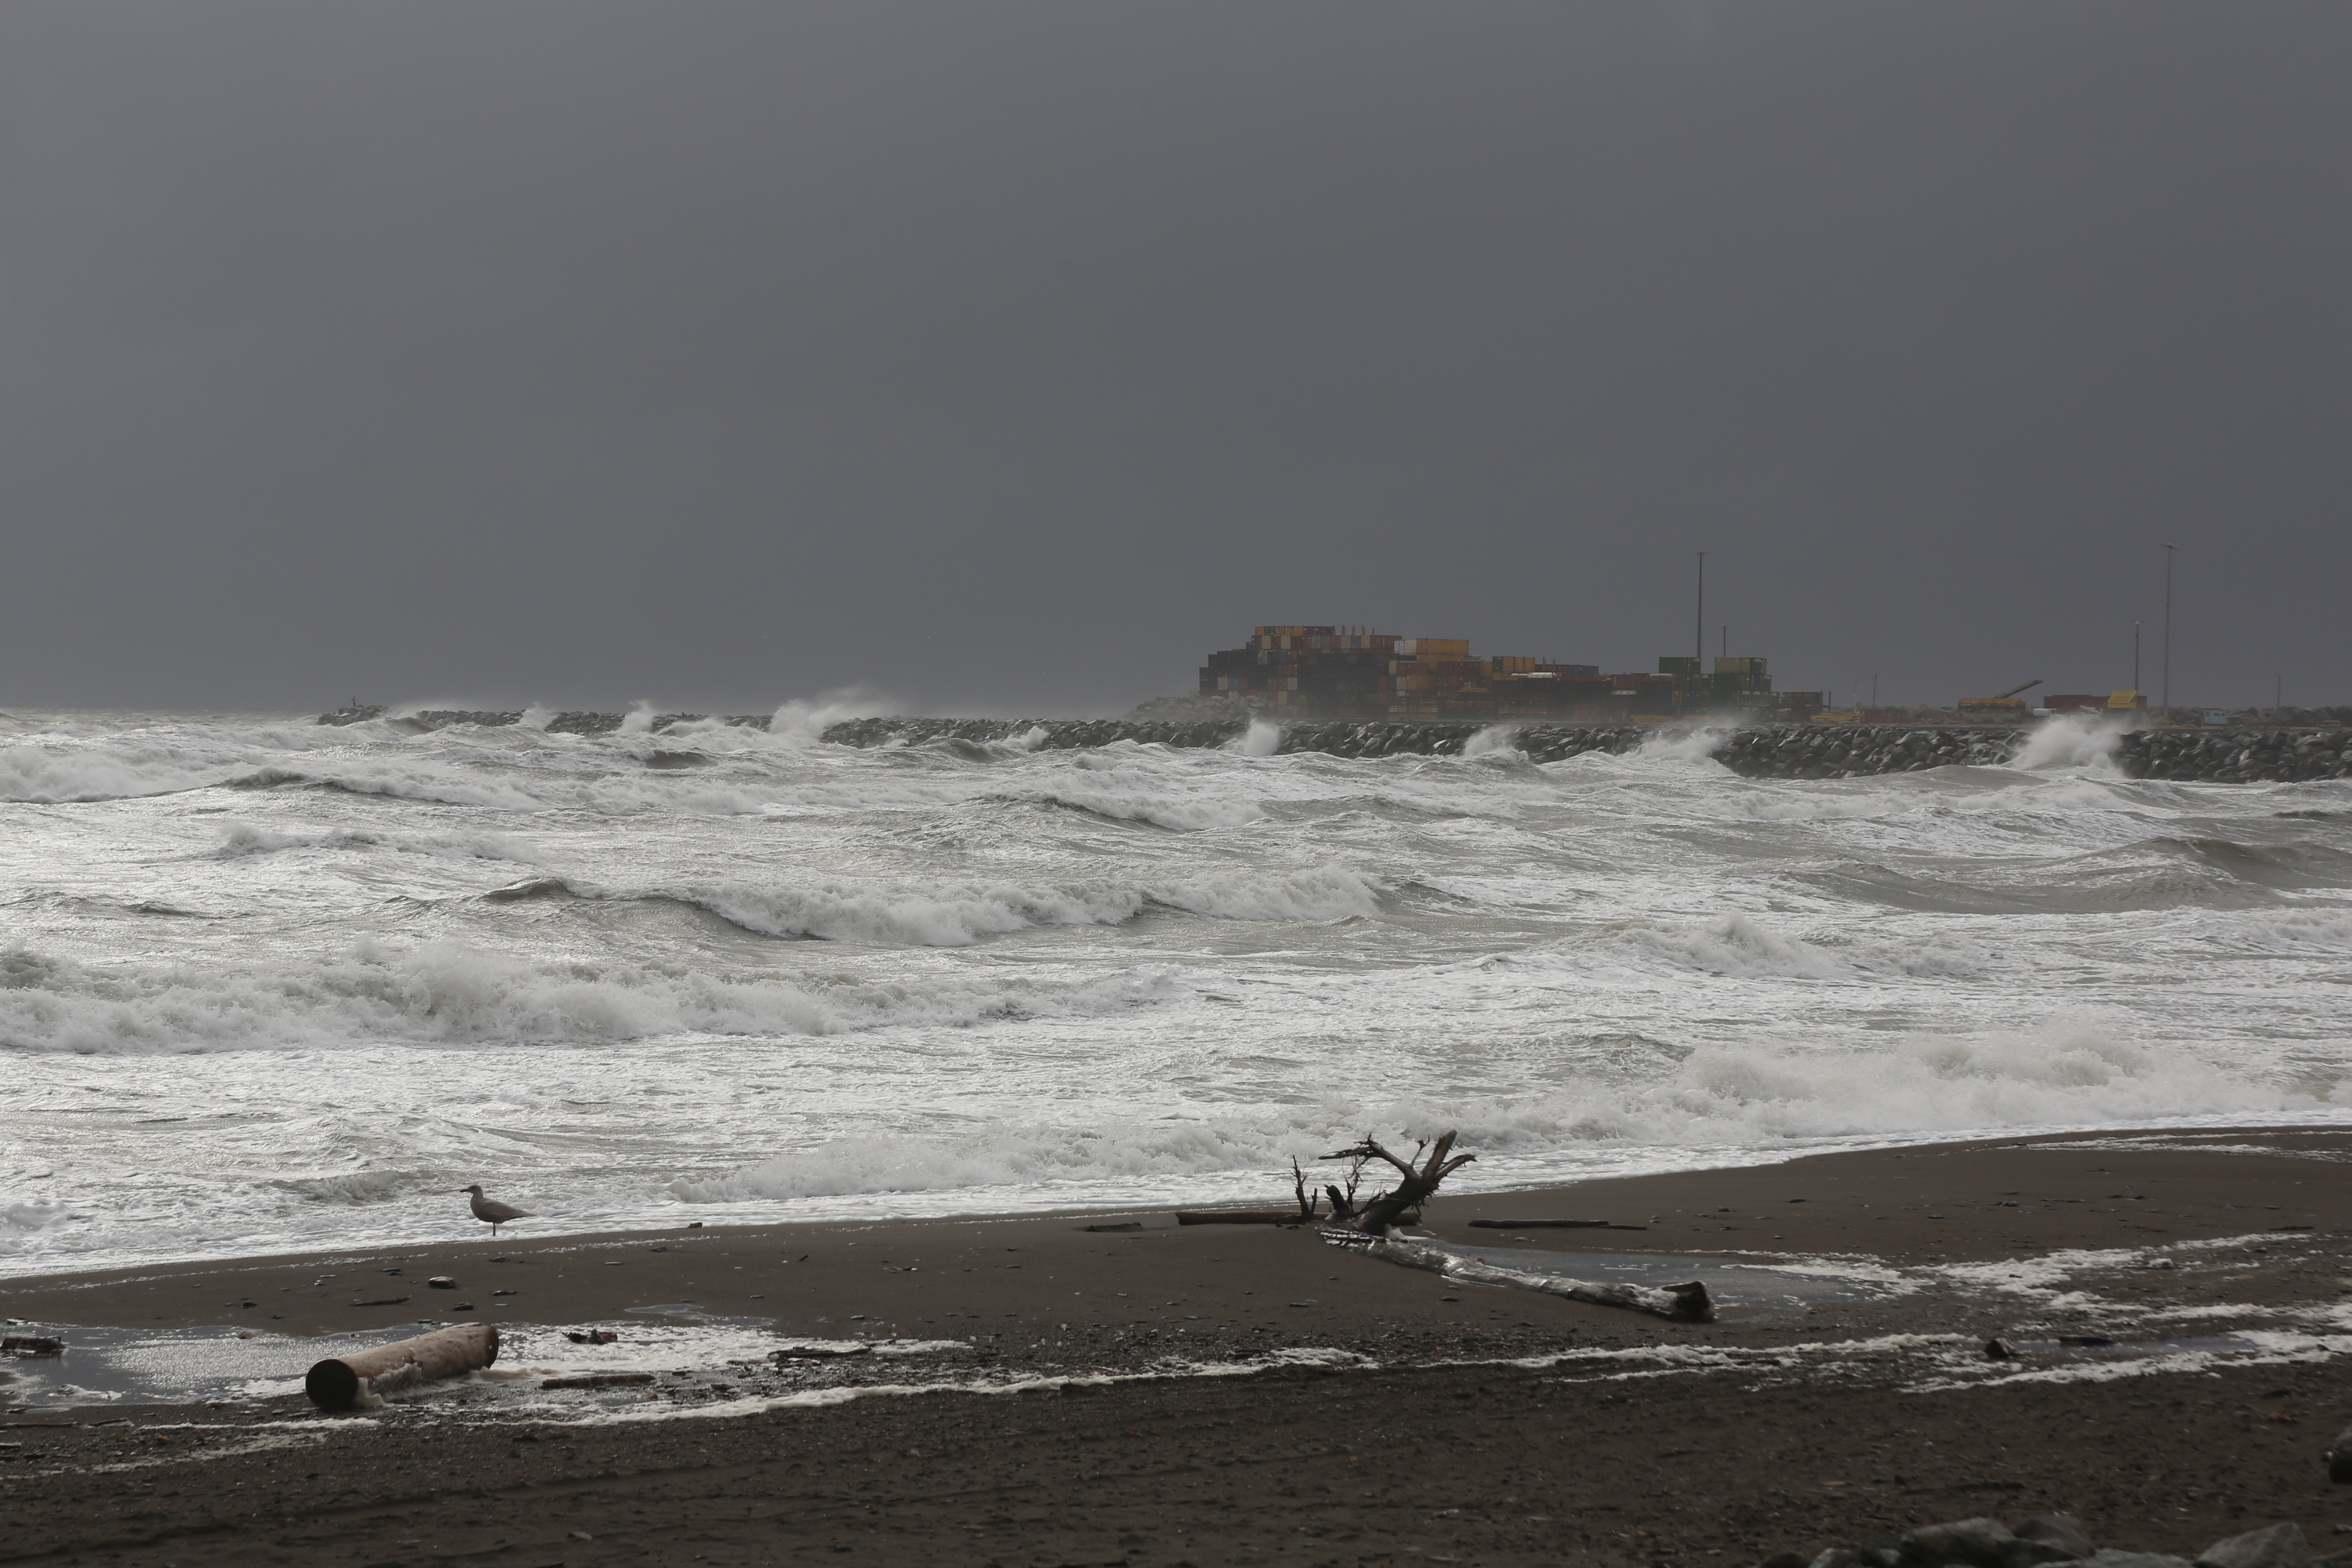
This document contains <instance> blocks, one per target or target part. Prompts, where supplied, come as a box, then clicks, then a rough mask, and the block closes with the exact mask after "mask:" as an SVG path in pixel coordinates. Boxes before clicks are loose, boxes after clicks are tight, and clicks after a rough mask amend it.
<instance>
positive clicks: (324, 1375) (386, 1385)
mask: <svg viewBox="0 0 2352 1568" xmlns="http://www.w3.org/2000/svg"><path fill="white" fill-rule="evenodd" d="M498 1359H499V1326H498V1325H497V1324H496V1323H458V1324H456V1325H454V1326H452V1327H450V1328H446V1329H436V1330H434V1331H432V1332H431V1333H429V1334H419V1335H417V1336H416V1337H415V1339H413V1340H397V1341H394V1342H393V1343H391V1344H388V1345H378V1346H376V1347H375V1348H374V1349H373V1350H364V1351H354V1352H352V1353H351V1354H349V1355H340V1356H335V1357H332V1358H331V1359H329V1360H327V1361H322V1362H320V1363H317V1364H316V1365H314V1366H312V1367H311V1368H310V1374H309V1375H308V1376H306V1377H305V1378H303V1380H302V1391H303V1392H304V1393H305V1394H309V1395H310V1403H311V1404H313V1405H317V1406H318V1407H319V1408H320V1409H321V1410H349V1409H351V1408H352V1407H353V1406H355V1405H380V1404H382V1403H383V1401H384V1400H385V1399H386V1398H388V1397H390V1396H391V1395H394V1394H405V1393H406V1392H408V1391H409V1390H410V1389H412V1388H421V1387H422V1386H424V1385H425V1384H428V1383H437V1382H439V1381H440V1380H441V1379H443V1378H449V1377H463V1376H464V1375H465V1374H466V1373H469V1372H476V1371H478V1370H480V1369H481V1368H483V1367H486V1366H489V1365H491V1364H493V1363H496V1362H497V1360H498Z"/></svg>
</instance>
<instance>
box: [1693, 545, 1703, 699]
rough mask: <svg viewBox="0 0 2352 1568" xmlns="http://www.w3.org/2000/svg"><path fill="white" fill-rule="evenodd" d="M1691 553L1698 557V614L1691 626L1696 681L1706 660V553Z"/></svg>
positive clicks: (1700, 551)
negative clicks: (1699, 669)
mask: <svg viewBox="0 0 2352 1568" xmlns="http://www.w3.org/2000/svg"><path fill="white" fill-rule="evenodd" d="M1692 553H1694V554H1696V556H1697V557H1698V612H1697V618H1696V620H1695V621H1694V622H1693V623H1692V626H1691V675H1692V677H1693V678H1694V679H1696V677H1697V675H1698V668H1699V666H1700V665H1701V664H1703V663H1705V662H1706V551H1704V550H1699V551H1694V552H1692Z"/></svg>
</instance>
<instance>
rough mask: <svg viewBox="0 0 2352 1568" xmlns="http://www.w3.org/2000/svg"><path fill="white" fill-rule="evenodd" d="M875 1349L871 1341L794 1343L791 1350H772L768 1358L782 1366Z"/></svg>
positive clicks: (866, 1352)
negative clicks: (786, 1363)
mask: <svg viewBox="0 0 2352 1568" xmlns="http://www.w3.org/2000/svg"><path fill="white" fill-rule="evenodd" d="M873 1349H874V1345H873V1342H871V1341H866V1342H858V1343H847V1342H845V1343H841V1344H830V1345H826V1344H817V1345H794V1346H793V1347H792V1348H791V1349H789V1350H781V1351H770V1352H768V1359H769V1360H770V1361H772V1362H774V1363H777V1364H778V1365H779V1366H781V1365H782V1364H783V1363H785V1362H788V1361H825V1360H830V1359H832V1358H835V1357H837V1356H852V1355H866V1354H868V1353H870V1352H872V1351H873Z"/></svg>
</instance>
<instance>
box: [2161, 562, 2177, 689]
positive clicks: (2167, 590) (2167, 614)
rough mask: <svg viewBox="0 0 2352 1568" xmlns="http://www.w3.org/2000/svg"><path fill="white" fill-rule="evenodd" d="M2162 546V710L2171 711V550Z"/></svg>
mask: <svg viewBox="0 0 2352 1568" xmlns="http://www.w3.org/2000/svg"><path fill="white" fill-rule="evenodd" d="M2174 548H2175V547H2174V546H2172V545H2169V544H2168V545H2166V546H2165V547H2164V710H2165V713H2166V715H2167V716H2169V715H2170V714H2171V711H2172V552H2173V550H2174Z"/></svg>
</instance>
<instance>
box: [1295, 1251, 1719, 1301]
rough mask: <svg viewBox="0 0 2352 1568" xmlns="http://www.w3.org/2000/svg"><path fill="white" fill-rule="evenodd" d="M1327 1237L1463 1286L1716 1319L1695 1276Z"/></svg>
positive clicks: (1372, 1256) (1368, 1255) (1705, 1290)
mask: <svg viewBox="0 0 2352 1568" xmlns="http://www.w3.org/2000/svg"><path fill="white" fill-rule="evenodd" d="M1324 1237H1325V1239H1326V1240H1328V1241H1329V1242H1331V1243H1332V1244H1333V1245H1334V1246H1338V1247H1349V1248H1350V1249H1351V1250H1360V1251H1361V1252H1363V1253H1364V1255H1365V1256H1367V1257H1369V1258H1378V1259H1380V1260H1381V1262H1383V1263H1402V1264H1403V1265H1404V1266H1405V1267H1406V1268H1426V1269H1428V1270H1429V1271H1430V1272H1431V1273H1433V1274H1439V1275H1443V1276H1444V1278H1446V1279H1451V1280H1456V1281H1459V1282H1460V1283H1463V1284H1465V1285H1504V1286H1508V1287H1510V1288H1511V1289H1517V1290H1534V1291H1538V1292H1540V1293H1541V1294H1543V1295H1546V1296H1561V1297H1565V1298H1567V1299H1568V1300H1571V1301H1589V1302H1591V1303H1592V1304H1593V1305H1594V1306H1598V1307H1623V1308H1626V1309H1628V1310H1632V1311H1636V1312H1649V1313H1652V1314H1654V1315H1655V1316H1657V1317H1661V1318H1666V1319H1669V1320H1671V1321H1675V1322H1677V1323H1711V1322H1713V1321H1715V1298H1714V1297H1712V1296H1710V1295H1709V1294H1707V1289H1706V1285H1705V1283H1703V1282H1702V1281H1700V1280H1696V1279H1694V1280H1692V1281H1690V1282H1689V1283H1688V1284H1685V1285H1664V1286H1658V1285H1621V1284H1618V1283H1616V1282H1614V1281H1601V1280H1593V1279H1566V1278H1564V1277H1562V1276H1560V1275H1557V1274H1530V1273H1528V1271H1526V1270H1525V1269H1520V1268H1502V1267H1501V1266H1499V1265H1497V1264H1493V1263H1488V1262H1486V1261H1485V1260H1483V1259H1481V1258H1463V1257H1460V1256H1458V1255H1456V1254H1454V1253H1451V1252H1444V1251H1441V1250H1439V1249H1438V1248H1436V1247H1423V1246H1422V1245H1421V1244H1420V1243H1419V1242H1414V1241H1401V1240H1397V1239H1395V1238H1393V1237H1363V1236H1358V1235H1352V1234H1349V1233H1348V1232H1344V1231H1328V1230H1327V1231H1326V1232H1324Z"/></svg>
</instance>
